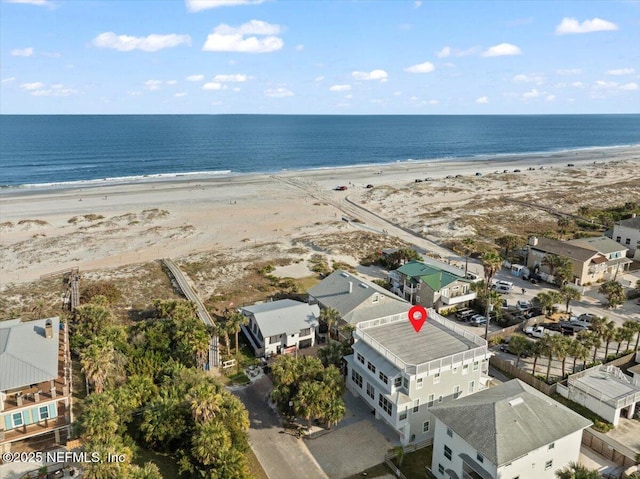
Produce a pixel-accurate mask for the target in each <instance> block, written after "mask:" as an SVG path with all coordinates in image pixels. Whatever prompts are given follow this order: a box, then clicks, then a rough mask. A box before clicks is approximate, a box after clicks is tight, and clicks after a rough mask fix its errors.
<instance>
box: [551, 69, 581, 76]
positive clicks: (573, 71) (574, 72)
mask: <svg viewBox="0 0 640 479" xmlns="http://www.w3.org/2000/svg"><path fill="white" fill-rule="evenodd" d="M556 73H557V74H558V75H580V73H582V70H581V69H580V68H561V69H560V70H556Z"/></svg>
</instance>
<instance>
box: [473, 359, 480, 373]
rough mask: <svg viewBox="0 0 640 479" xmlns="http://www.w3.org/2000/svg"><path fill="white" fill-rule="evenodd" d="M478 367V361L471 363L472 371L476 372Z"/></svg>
mask: <svg viewBox="0 0 640 479" xmlns="http://www.w3.org/2000/svg"><path fill="white" fill-rule="evenodd" d="M479 367H480V363H479V362H478V361H476V362H475V363H473V370H474V371H477V370H478V368H479Z"/></svg>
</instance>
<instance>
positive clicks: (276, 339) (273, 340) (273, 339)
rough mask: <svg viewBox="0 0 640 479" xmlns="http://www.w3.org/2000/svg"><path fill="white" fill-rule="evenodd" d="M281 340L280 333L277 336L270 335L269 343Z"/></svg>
mask: <svg viewBox="0 0 640 479" xmlns="http://www.w3.org/2000/svg"><path fill="white" fill-rule="evenodd" d="M279 342H280V335H279V334H276V335H275V336H269V344H275V343H279Z"/></svg>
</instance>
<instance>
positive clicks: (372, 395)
mask: <svg viewBox="0 0 640 479" xmlns="http://www.w3.org/2000/svg"><path fill="white" fill-rule="evenodd" d="M367 396H369V397H370V398H371V399H375V398H376V389H375V388H374V387H373V386H372V385H371V384H369V383H367Z"/></svg>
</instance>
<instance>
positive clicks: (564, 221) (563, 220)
mask: <svg viewBox="0 0 640 479" xmlns="http://www.w3.org/2000/svg"><path fill="white" fill-rule="evenodd" d="M569 226H571V220H570V219H569V218H567V217H566V216H561V217H560V218H558V229H559V230H560V234H561V235H563V236H564V235H565V234H566V233H567V230H568V229H569Z"/></svg>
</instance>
